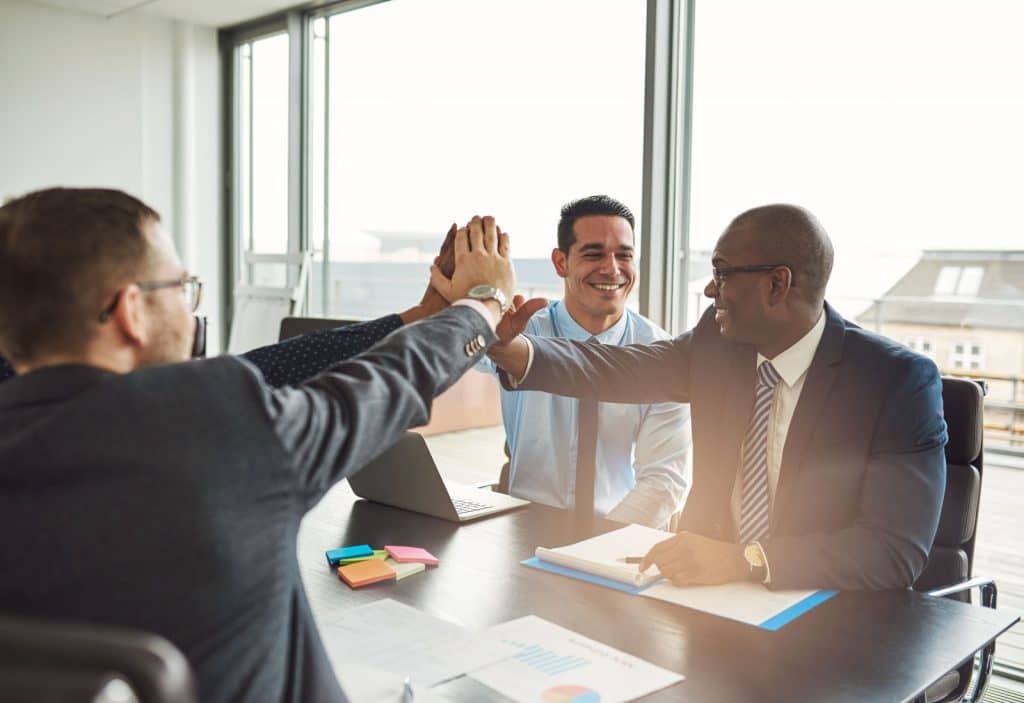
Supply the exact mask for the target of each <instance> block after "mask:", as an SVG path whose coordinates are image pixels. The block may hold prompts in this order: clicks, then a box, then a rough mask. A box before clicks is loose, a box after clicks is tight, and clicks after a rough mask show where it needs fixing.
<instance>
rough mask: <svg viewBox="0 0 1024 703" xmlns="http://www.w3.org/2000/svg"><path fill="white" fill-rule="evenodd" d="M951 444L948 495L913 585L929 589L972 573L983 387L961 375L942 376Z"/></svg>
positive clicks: (981, 443)
mask: <svg viewBox="0 0 1024 703" xmlns="http://www.w3.org/2000/svg"><path fill="white" fill-rule="evenodd" d="M942 404H943V414H944V415H945V418H946V427H947V431H948V433H949V442H948V443H947V444H946V494H945V497H944V498H943V501H942V513H941V516H940V518H939V529H938V532H937V533H936V535H935V542H934V544H933V545H932V549H931V552H930V553H929V554H928V564H927V566H926V567H925V570H924V573H922V574H921V576H920V577H919V578H918V579H917V582H916V583H915V584H914V588H915V589H917V590H919V591H927V590H931V589H933V588H938V587H940V586H949V585H952V584H955V583H959V582H961V581H964V580H966V579H968V578H970V577H971V575H972V571H973V565H974V537H975V531H976V528H977V525H978V504H979V502H980V501H981V476H982V469H983V461H982V451H983V441H982V435H983V430H984V413H983V405H984V386H983V385H981V384H979V383H977V382H976V381H969V380H966V379H962V378H946V377H944V378H943V379H942Z"/></svg>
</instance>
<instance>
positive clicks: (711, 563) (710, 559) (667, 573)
mask: <svg viewBox="0 0 1024 703" xmlns="http://www.w3.org/2000/svg"><path fill="white" fill-rule="evenodd" d="M652 564H655V565H657V567H658V570H659V571H660V572H661V574H662V576H664V577H665V578H668V579H671V580H672V583H674V584H676V585H677V586H697V585H707V586H710V585H716V584H720V583H731V582H733V581H746V580H747V578H748V576H749V574H750V567H749V566H748V565H747V560H746V559H744V558H743V545H740V544H732V543H731V542H719V541H718V540H714V539H709V538H707V537H702V536H701V535H695V534H693V533H691V532H680V533H679V534H678V535H676V536H675V537H672V538H670V539H667V540H665V541H664V542H659V543H658V544H656V545H654V546H653V547H651V551H649V552H647V555H646V556H645V557H644V558H643V561H642V562H640V571H646V570H647V569H648V568H649V567H650V566H651V565H652Z"/></svg>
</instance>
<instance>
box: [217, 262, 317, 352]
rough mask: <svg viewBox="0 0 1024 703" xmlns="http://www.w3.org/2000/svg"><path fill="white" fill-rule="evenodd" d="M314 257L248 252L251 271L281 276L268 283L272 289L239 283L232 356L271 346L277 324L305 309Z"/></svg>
mask: <svg viewBox="0 0 1024 703" xmlns="http://www.w3.org/2000/svg"><path fill="white" fill-rule="evenodd" d="M309 263H310V257H309V254H308V253H301V254H255V253H253V252H245V255H244V264H245V266H246V267H248V268H253V267H262V268H267V267H274V268H277V269H279V271H278V273H280V274H281V275H280V276H276V277H270V278H268V279H267V281H268V282H269V283H271V284H272V285H266V284H263V285H257V284H249V283H238V284H237V285H236V286H235V295H234V302H233V305H232V309H231V334H230V335H229V337H228V353H229V354H241V353H242V352H246V351H249V350H250V349H255V348H256V347H262V346H265V345H267V344H271V343H273V341H274V327H275V326H276V325H277V321H278V320H280V319H282V318H284V317H287V316H289V315H292V314H294V313H296V312H298V311H299V310H301V309H302V301H303V297H304V295H305V292H306V281H307V279H308V278H309Z"/></svg>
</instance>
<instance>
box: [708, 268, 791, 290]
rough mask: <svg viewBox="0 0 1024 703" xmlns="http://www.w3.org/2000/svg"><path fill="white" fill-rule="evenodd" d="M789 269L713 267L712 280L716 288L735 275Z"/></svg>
mask: <svg viewBox="0 0 1024 703" xmlns="http://www.w3.org/2000/svg"><path fill="white" fill-rule="evenodd" d="M783 267H785V268H789V266H787V265H786V264H754V265H752V266H713V267H712V268H711V280H713V281H714V282H715V285H716V286H720V285H722V281H724V280H725V279H727V278H728V277H729V276H731V275H732V274H734V273H765V272H767V271H774V270H775V269H777V268H783Z"/></svg>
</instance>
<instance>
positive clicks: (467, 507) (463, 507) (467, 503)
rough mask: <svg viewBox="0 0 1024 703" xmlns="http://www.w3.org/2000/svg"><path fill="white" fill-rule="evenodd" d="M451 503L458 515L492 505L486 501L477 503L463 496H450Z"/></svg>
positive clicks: (484, 508)
mask: <svg viewBox="0 0 1024 703" xmlns="http://www.w3.org/2000/svg"><path fill="white" fill-rule="evenodd" d="M452 505H454V506H455V512H456V513H458V514H459V515H465V514H466V513H475V512H476V511H477V510H486V509H487V508H490V507H492V506H490V505H488V504H487V503H477V502H476V501H474V500H466V499H465V498H452Z"/></svg>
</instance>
